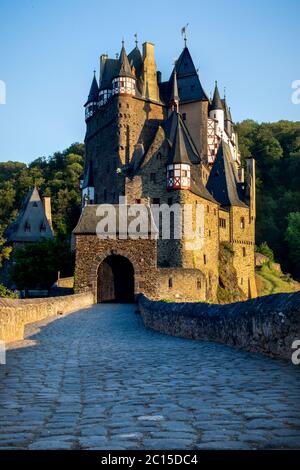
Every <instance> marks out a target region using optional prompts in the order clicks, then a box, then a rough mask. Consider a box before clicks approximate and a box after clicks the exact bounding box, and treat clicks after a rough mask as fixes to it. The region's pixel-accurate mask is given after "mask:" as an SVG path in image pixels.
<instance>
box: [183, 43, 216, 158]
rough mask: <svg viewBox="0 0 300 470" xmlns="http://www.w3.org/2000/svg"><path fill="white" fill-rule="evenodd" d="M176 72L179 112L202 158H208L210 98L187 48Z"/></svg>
mask: <svg viewBox="0 0 300 470" xmlns="http://www.w3.org/2000/svg"><path fill="white" fill-rule="evenodd" d="M175 70H176V74H177V83H178V90H179V99H180V104H179V111H180V113H181V115H182V117H183V120H184V123H185V125H186V126H187V128H188V130H189V133H190V135H191V137H192V139H193V141H194V143H195V145H196V148H197V151H198V152H199V155H200V156H201V158H203V160H204V159H206V158H207V117H208V97H207V95H206V93H205V91H204V89H203V87H202V84H201V82H200V79H199V76H198V72H197V70H196V67H195V65H194V62H193V60H192V57H191V54H190V52H189V49H188V48H187V47H184V49H183V51H182V53H181V54H180V56H179V58H178V60H177V61H176V65H175Z"/></svg>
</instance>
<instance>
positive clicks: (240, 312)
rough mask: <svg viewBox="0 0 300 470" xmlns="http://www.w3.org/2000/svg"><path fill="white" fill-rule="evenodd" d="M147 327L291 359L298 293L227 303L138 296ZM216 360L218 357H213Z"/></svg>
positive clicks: (299, 323) (298, 322) (297, 334)
mask: <svg viewBox="0 0 300 470" xmlns="http://www.w3.org/2000/svg"><path fill="white" fill-rule="evenodd" d="M138 301H139V308H140V312H141V315H142V318H143V321H144V324H145V326H146V327H148V328H151V329H153V330H156V331H159V332H161V333H164V334H169V335H173V336H180V337H183V338H191V339H199V340H205V341H214V342H218V343H223V344H227V345H229V346H236V347H239V348H243V349H245V350H247V351H252V352H259V353H264V354H268V355H270V356H272V357H280V358H285V359H288V360H291V356H292V352H293V351H292V344H293V342H294V341H295V340H297V339H298V340H299V339H300V292H296V293H293V294H274V295H269V296H265V297H259V298H257V299H251V300H248V301H246V302H236V303H233V304H227V305H214V304H203V303H166V302H152V301H149V300H148V299H147V298H145V297H144V296H141V297H139V299H138ZM216 360H218V359H217V358H216Z"/></svg>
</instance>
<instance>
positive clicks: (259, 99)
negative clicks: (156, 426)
mask: <svg viewBox="0 0 300 470" xmlns="http://www.w3.org/2000/svg"><path fill="white" fill-rule="evenodd" d="M299 18H300V2H299V0H285V1H284V0H210V1H207V0H206V1H203V0H180V1H178V0H173V1H168V0H149V1H146V0H144V1H142V0H138V1H137V0H129V1H126V0H111V1H108V0H106V1H102V0H51V1H48V0H0V80H2V81H4V82H5V84H6V104H5V105H1V104H0V161H6V160H18V161H24V162H30V161H32V160H33V159H35V158H37V157H40V156H43V155H45V156H48V155H50V154H51V153H53V152H54V151H56V150H63V149H64V148H66V147H68V146H69V145H70V144H71V143H72V142H75V141H80V142H83V139H84V132H85V123H84V110H83V104H84V102H85V99H86V97H87V94H88V91H89V87H90V83H91V79H92V75H93V69H94V68H95V69H97V73H98V70H99V56H100V54H101V53H103V52H106V53H108V54H109V55H110V56H112V57H114V56H115V54H116V52H119V50H120V47H121V41H122V37H124V40H125V47H126V49H127V51H128V52H129V51H130V50H131V48H132V47H133V46H134V33H137V34H138V38H139V43H140V44H141V43H143V42H144V41H151V42H154V44H155V46H156V62H157V67H158V69H159V70H161V71H162V73H163V79H167V78H168V77H169V74H170V72H171V69H172V63H173V62H174V59H175V58H176V57H178V56H179V54H180V52H181V49H182V46H183V41H182V37H181V34H180V30H181V27H182V26H184V25H185V24H186V23H189V27H188V47H189V49H190V52H191V54H192V57H193V60H194V63H195V65H196V67H197V68H199V74H200V79H201V82H202V85H203V86H204V88H205V90H206V91H207V93H208V94H210V93H211V90H212V89H213V85H214V81H215V80H216V79H217V80H218V84H219V87H220V91H223V88H224V87H226V95H227V100H228V103H229V105H230V106H231V109H232V114H233V119H234V120H235V121H240V120H242V119H246V118H251V119H254V120H257V121H276V120H279V119H290V120H300V105H295V104H293V103H292V101H291V94H292V88H291V83H292V82H293V81H294V80H297V79H298V80H300V61H299V44H300V28H299Z"/></svg>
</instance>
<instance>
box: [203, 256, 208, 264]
mask: <svg viewBox="0 0 300 470" xmlns="http://www.w3.org/2000/svg"><path fill="white" fill-rule="evenodd" d="M203 262H204V264H206V263H207V258H206V255H203Z"/></svg>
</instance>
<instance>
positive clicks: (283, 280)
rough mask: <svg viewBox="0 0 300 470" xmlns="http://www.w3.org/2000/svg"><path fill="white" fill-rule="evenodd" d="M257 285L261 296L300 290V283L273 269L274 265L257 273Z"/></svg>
mask: <svg viewBox="0 0 300 470" xmlns="http://www.w3.org/2000/svg"><path fill="white" fill-rule="evenodd" d="M256 285H257V291H258V295H259V296H262V295H269V294H278V293H280V292H295V291H297V290H300V283H299V282H296V281H294V280H293V279H291V278H289V277H288V276H286V275H284V274H282V273H279V272H278V271H276V270H275V269H272V265H271V266H269V265H268V264H265V265H263V266H262V267H261V268H260V269H259V270H257V271H256Z"/></svg>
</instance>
